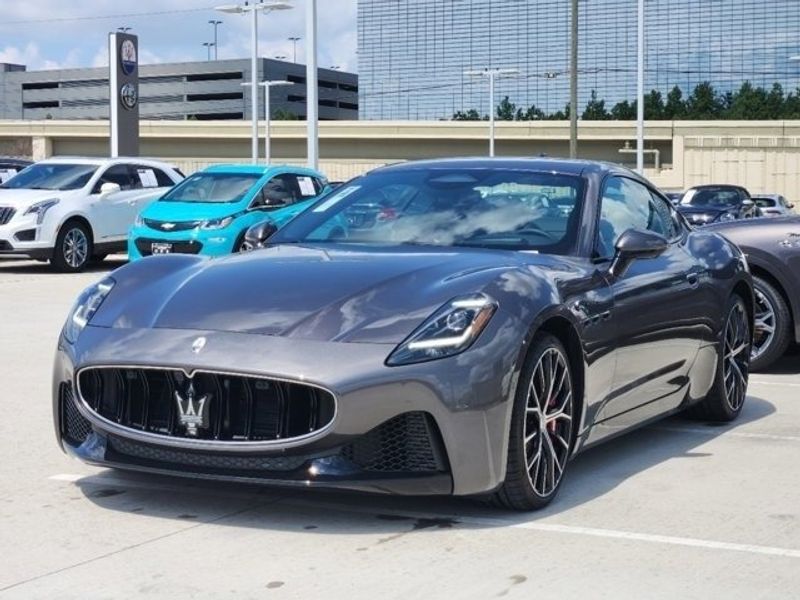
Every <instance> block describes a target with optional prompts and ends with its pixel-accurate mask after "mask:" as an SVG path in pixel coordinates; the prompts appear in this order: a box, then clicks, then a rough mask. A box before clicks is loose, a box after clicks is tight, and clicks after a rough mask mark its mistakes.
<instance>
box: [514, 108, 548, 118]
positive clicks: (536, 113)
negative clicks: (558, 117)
mask: <svg viewBox="0 0 800 600" xmlns="http://www.w3.org/2000/svg"><path fill="white" fill-rule="evenodd" d="M515 118H516V120H517V121H541V120H543V119H546V118H547V115H546V114H545V112H544V111H543V110H542V109H541V108H537V106H536V105H535V104H531V105H530V106H529V107H528V109H527V110H526V111H525V112H522V109H521V108H520V109H518V110H517V114H516V115H515Z"/></svg>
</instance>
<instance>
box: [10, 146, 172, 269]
mask: <svg viewBox="0 0 800 600" xmlns="http://www.w3.org/2000/svg"><path fill="white" fill-rule="evenodd" d="M182 179H183V174H182V173H181V172H180V171H178V170H177V169H175V168H174V167H171V166H170V165H168V164H165V163H161V162H156V161H152V160H145V159H139V158H114V159H103V158H51V159H47V160H43V161H41V162H38V163H36V164H34V165H31V166H30V167H28V168H26V169H25V170H23V171H21V172H20V173H19V174H17V175H15V176H14V177H12V178H11V179H9V180H8V181H6V182H5V183H4V184H2V185H0V255H3V254H20V255H23V256H28V257H30V258H34V259H37V260H49V261H50V264H52V265H53V267H55V268H56V269H58V270H59V271H64V272H74V271H80V270H82V269H83V268H84V267H86V265H87V264H88V263H89V262H90V261H91V260H102V259H103V258H105V256H106V255H107V254H110V253H112V252H118V251H124V250H125V245H126V237H127V233H128V228H129V227H130V226H131V225H133V222H134V221H135V220H136V215H137V214H138V213H139V211H140V210H142V209H143V208H144V207H145V205H147V204H148V203H149V202H150V201H151V200H154V199H155V198H157V197H158V196H160V195H161V194H163V193H164V192H165V191H166V190H167V189H169V188H170V187H172V186H173V185H174V184H176V183H178V182H179V181H181V180H182Z"/></svg>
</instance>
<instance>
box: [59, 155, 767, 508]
mask: <svg viewBox="0 0 800 600" xmlns="http://www.w3.org/2000/svg"><path fill="white" fill-rule="evenodd" d="M400 188H401V189H405V190H406V191H407V194H404V197H406V202H404V203H403V204H402V205H398V206H397V207H396V209H395V214H394V216H393V218H387V219H384V220H380V221H379V220H376V221H374V223H373V226H372V227H369V228H366V227H363V226H362V225H363V224H360V225H359V227H357V228H355V229H348V225H347V224H348V223H349V219H348V216H349V212H350V211H351V210H353V209H354V207H355V209H356V210H357V211H358V212H359V213H360V212H361V211H362V208H360V207H363V206H366V205H374V204H376V203H379V202H380V201H381V199H384V198H386V197H387V196H391V197H394V196H395V195H396V194H397V191H398V189H400ZM521 190H527V191H528V193H529V195H530V198H526V197H525V195H524V194H522V193H519V192H520V191H521ZM510 192H514V193H510ZM542 196H544V197H546V198H551V199H553V200H554V203H556V204H557V205H558V206H559V207H563V206H564V204H565V202H564V199H565V198H571V199H572V210H571V211H569V212H565V211H563V210H561V209H559V210H557V211H550V210H547V209H545V208H544V207H543V206H540V205H539V202H538V201H537V202H536V203H535V204H534V203H532V202H529V200H530V199H535V198H536V199H540V198H541V197H542ZM556 200H557V201H556ZM537 206H538V207H537ZM752 303H753V292H752V287H751V278H750V274H749V272H748V270H747V263H746V261H745V258H744V255H743V254H742V252H741V251H740V250H739V248H737V247H736V246H735V245H734V244H733V243H731V242H730V241H728V240H727V239H725V238H724V237H723V236H721V235H719V234H717V233H716V232H714V231H709V230H702V229H697V230H692V229H689V228H688V227H687V226H686V225H685V223H684V221H683V220H682V219H680V218H677V216H676V214H675V212H674V210H673V208H672V206H671V205H670V203H669V201H668V200H667V199H666V198H665V197H664V196H662V195H661V194H660V193H659V192H658V191H657V190H656V189H655V188H654V187H653V186H652V185H651V184H650V183H649V182H647V181H646V180H644V179H642V178H641V177H639V176H638V175H637V174H635V173H633V172H631V171H628V170H627V169H624V168H622V167H617V166H613V165H609V164H603V163H596V162H589V161H568V160H550V159H460V160H435V161H425V162H418V163H406V164H402V165H393V166H390V167H384V168H380V169H377V170H375V171H372V172H371V173H369V174H367V175H365V176H363V177H360V178H358V179H355V180H352V181H350V182H349V183H348V184H346V185H344V186H342V187H341V188H339V189H338V190H336V191H334V192H332V193H331V194H329V195H327V196H326V197H325V198H323V199H320V200H319V201H317V202H316V203H314V204H313V205H312V206H311V207H310V208H309V209H307V210H306V211H304V212H303V213H301V214H300V215H298V216H297V217H295V218H294V219H292V220H291V221H290V222H289V223H287V224H286V225H284V226H283V228H281V229H280V230H279V231H278V232H277V233H276V234H275V235H274V236H273V238H272V239H271V240H270V245H269V247H267V248H264V249H261V250H257V251H254V252H247V253H242V254H236V255H232V256H228V257H224V258H220V259H216V260H210V259H207V258H204V257H198V256H187V255H173V256H165V257H161V258H159V259H158V260H142V261H137V262H134V263H130V264H128V265H126V266H123V267H121V268H120V269H118V270H116V271H115V272H114V273H113V274H112V275H111V276H110V277H107V278H105V279H103V280H102V281H100V282H99V283H97V284H95V285H93V286H91V287H89V288H88V289H87V290H86V291H84V292H83V293H82V294H81V296H80V297H79V299H78V301H77V303H76V305H75V307H74V308H73V310H72V312H71V313H70V314H69V316H68V318H67V321H66V324H65V327H64V329H63V331H62V333H61V336H60V341H59V344H58V352H57V356H56V363H55V371H54V387H53V389H54V395H53V411H54V412H53V414H54V418H55V425H56V429H57V435H58V439H59V441H60V444H61V446H62V448H63V449H64V450H65V451H66V452H68V453H70V454H72V455H74V456H76V457H78V458H80V459H82V460H84V461H86V462H89V463H92V464H97V465H104V466H110V467H117V468H122V469H133V470H139V471H150V472H158V473H173V474H175V475H181V476H188V477H203V478H212V479H223V480H243V479H247V480H249V481H262V482H265V483H269V484H270V485H287V486H302V487H333V488H349V489H361V490H371V491H376V492H384V493H386V492H396V493H402V494H455V495H475V494H493V495H494V496H495V497H496V498H497V500H498V501H499V502H500V503H502V504H504V505H506V506H508V507H511V508H514V509H526V510H527V509H535V508H540V507H542V506H544V505H546V504H547V503H548V502H549V501H550V500H551V499H552V498H553V497H554V496H555V494H556V493H557V490H558V488H559V486H560V484H561V482H562V480H563V476H564V473H565V470H566V469H567V468H568V461H569V459H570V458H571V457H572V456H573V455H575V454H576V453H577V452H580V451H581V450H583V449H585V448H588V447H590V446H593V445H594V444H597V443H599V442H602V441H605V440H608V439H610V438H612V437H614V436H616V435H617V434H619V433H622V432H624V431H629V430H631V429H633V428H635V427H637V426H640V425H643V424H645V423H650V422H652V420H653V419H654V418H656V417H661V416H664V415H668V414H673V413H676V412H679V411H684V410H689V411H691V412H692V413H693V414H696V415H700V416H702V418H704V419H707V420H718V421H730V420H732V419H735V418H736V417H737V416H738V415H739V413H740V411H741V410H742V405H743V403H744V401H745V396H746V391H747V382H748V370H749V362H750V343H751V332H750V326H751V322H752V308H751V307H752ZM653 443H657V440H656V441H654V442H653Z"/></svg>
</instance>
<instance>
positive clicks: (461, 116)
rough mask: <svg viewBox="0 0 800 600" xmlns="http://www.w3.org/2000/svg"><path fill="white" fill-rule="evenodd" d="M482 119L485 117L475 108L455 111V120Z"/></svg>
mask: <svg viewBox="0 0 800 600" xmlns="http://www.w3.org/2000/svg"><path fill="white" fill-rule="evenodd" d="M482 120H483V118H482V117H481V115H480V114H479V113H478V111H477V110H475V109H474V108H470V109H469V110H468V111H461V110H459V111H457V112H455V113H453V121H482Z"/></svg>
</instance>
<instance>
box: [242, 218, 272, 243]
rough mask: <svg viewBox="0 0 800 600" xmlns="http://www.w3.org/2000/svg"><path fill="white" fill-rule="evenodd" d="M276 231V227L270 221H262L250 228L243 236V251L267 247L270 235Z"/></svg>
mask: <svg viewBox="0 0 800 600" xmlns="http://www.w3.org/2000/svg"><path fill="white" fill-rule="evenodd" d="M276 231H278V227H277V226H276V225H275V223H273V222H272V221H262V222H261V223H256V224H255V225H253V226H252V227H250V228H249V229H248V230H247V231H246V232H245V234H244V242H243V244H242V248H243V249H244V250H255V249H257V248H263V247H264V246H266V245H267V240H269V238H270V237H272V235H273V234H274V233H275V232H276Z"/></svg>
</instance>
